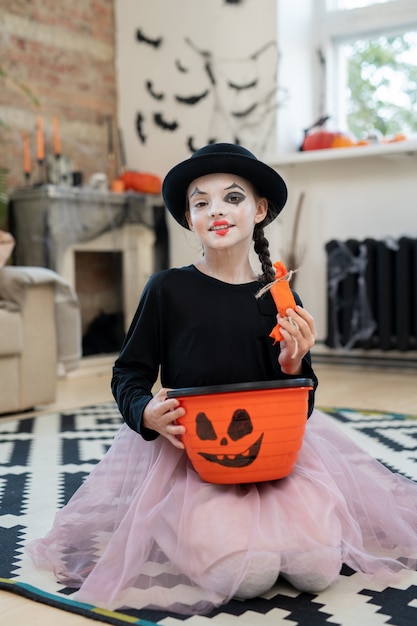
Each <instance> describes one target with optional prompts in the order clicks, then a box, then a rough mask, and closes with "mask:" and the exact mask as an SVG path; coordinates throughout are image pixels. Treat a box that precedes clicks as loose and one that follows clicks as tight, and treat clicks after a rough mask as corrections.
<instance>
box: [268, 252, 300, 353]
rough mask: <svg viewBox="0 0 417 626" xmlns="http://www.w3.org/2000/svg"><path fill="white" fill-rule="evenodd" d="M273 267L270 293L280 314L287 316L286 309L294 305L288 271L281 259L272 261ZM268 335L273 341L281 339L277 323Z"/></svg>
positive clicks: (293, 307)
mask: <svg viewBox="0 0 417 626" xmlns="http://www.w3.org/2000/svg"><path fill="white" fill-rule="evenodd" d="M274 267H275V282H274V283H273V284H272V287H271V294H272V297H273V299H274V302H275V305H276V307H277V309H278V313H279V314H280V316H281V317H287V309H294V310H295V307H296V302H295V300H294V296H293V294H292V291H291V287H290V283H289V282H288V277H289V272H287V268H286V267H285V265H284V263H283V262H282V261H277V262H276V263H274ZM269 336H270V337H272V339H273V340H274V343H276V342H277V341H282V340H283V336H282V334H281V330H280V328H279V324H277V325H276V326H274V328H273V329H272V332H271V333H270V335H269Z"/></svg>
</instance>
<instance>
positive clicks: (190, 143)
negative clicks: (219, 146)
mask: <svg viewBox="0 0 417 626" xmlns="http://www.w3.org/2000/svg"><path fill="white" fill-rule="evenodd" d="M216 141H217V139H209V140H208V141H207V145H208V144H212V143H216ZM200 147H201V146H200ZM187 148H188V149H189V151H190V152H191V153H194V152H196V151H197V150H198V148H196V147H195V145H194V138H193V137H188V141H187Z"/></svg>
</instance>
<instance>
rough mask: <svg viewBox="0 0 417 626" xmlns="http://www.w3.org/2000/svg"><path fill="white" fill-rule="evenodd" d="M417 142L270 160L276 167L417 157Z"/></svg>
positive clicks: (312, 153) (358, 147)
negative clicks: (366, 159)
mask: <svg viewBox="0 0 417 626" xmlns="http://www.w3.org/2000/svg"><path fill="white" fill-rule="evenodd" d="M416 155H417V140H414V139H413V140H407V141H397V142H393V143H386V144H373V145H368V146H356V147H355V146H352V147H349V148H331V149H328V150H308V151H306V152H293V153H287V154H281V155H277V156H276V157H273V158H272V159H270V164H271V165H272V166H273V167H274V166H276V167H280V166H285V165H304V164H308V163H319V162H324V161H336V160H337V161H344V160H348V159H364V158H368V159H369V158H392V157H400V156H416Z"/></svg>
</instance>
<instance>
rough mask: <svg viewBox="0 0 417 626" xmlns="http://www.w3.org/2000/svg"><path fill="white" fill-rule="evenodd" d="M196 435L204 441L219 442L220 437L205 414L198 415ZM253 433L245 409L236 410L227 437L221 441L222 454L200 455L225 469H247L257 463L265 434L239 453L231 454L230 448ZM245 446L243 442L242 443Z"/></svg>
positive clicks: (204, 453) (202, 453)
mask: <svg viewBox="0 0 417 626" xmlns="http://www.w3.org/2000/svg"><path fill="white" fill-rule="evenodd" d="M195 425H196V434H197V437H198V438H199V439H201V440H202V441H217V440H218V436H217V434H216V430H215V427H214V425H213V424H212V422H211V421H210V420H209V418H208V417H207V415H206V414H205V413H203V412H200V413H198V414H197V417H196V420H195ZM252 432H253V425H252V421H251V418H250V415H249V413H248V412H247V411H246V410H245V409H236V411H235V412H234V413H233V415H232V419H231V421H230V424H229V426H228V428H227V436H223V437H221V439H220V442H219V444H220V446H221V447H222V448H224V452H223V450H222V451H221V452H220V453H216V454H213V453H210V452H203V451H200V452H198V454H199V455H200V456H202V457H203V459H206V461H210V462H211V463H218V464H219V465H224V466H225V467H246V466H247V465H250V464H251V463H253V462H254V461H255V459H256V458H257V457H258V454H259V451H260V449H261V444H262V439H263V433H262V434H261V435H260V436H259V437H258V438H257V439H255V440H254V441H252V443H249V445H247V446H246V447H245V448H243V450H240V451H239V452H237V453H236V452H233V453H229V451H228V446H229V445H230V444H231V443H232V442H236V441H239V442H240V441H241V440H242V439H244V438H246V437H248V436H249V435H250V434H251V433H252ZM241 443H242V445H243V443H244V442H243V441H241Z"/></svg>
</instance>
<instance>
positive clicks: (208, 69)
mask: <svg viewBox="0 0 417 626" xmlns="http://www.w3.org/2000/svg"><path fill="white" fill-rule="evenodd" d="M204 69H205V70H206V73H207V76H208V77H209V80H210V82H211V84H212V85H213V87H214V86H215V84H216V79H215V77H214V74H213V71H212V69H211V64H210V62H209V61H207V62H206V64H205V65H204Z"/></svg>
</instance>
